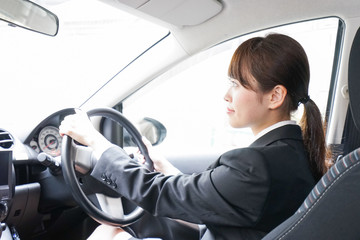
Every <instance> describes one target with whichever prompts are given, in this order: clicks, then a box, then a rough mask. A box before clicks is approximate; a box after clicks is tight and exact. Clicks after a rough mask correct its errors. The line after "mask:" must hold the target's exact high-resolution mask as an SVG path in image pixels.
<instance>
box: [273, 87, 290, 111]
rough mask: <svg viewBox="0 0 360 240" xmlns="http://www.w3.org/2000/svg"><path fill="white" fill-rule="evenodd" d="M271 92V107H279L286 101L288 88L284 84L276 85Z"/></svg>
mask: <svg viewBox="0 0 360 240" xmlns="http://www.w3.org/2000/svg"><path fill="white" fill-rule="evenodd" d="M270 94H271V95H270V102H269V109H277V108H279V107H281V105H282V104H283V103H284V101H285V97H286V94H287V89H286V88H285V87H284V86H283V85H276V86H275V87H274V88H273V90H271V92H270Z"/></svg>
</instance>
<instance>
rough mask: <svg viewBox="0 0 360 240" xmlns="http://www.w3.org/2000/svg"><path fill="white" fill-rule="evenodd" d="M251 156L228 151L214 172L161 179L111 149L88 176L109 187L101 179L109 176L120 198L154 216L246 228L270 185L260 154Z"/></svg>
mask: <svg viewBox="0 0 360 240" xmlns="http://www.w3.org/2000/svg"><path fill="white" fill-rule="evenodd" d="M238 154H243V155H244V157H242V158H239V155H238ZM251 154H252V155H255V157H251V158H250V157H247V156H249V153H248V152H244V153H242V152H237V153H232V152H229V153H227V154H224V155H223V156H222V157H221V158H220V160H219V162H220V165H219V166H217V167H215V168H214V169H209V170H207V171H205V172H203V173H200V174H192V175H185V174H182V175H176V176H164V175H163V174H161V173H158V172H150V171H148V170H147V169H146V168H145V167H144V166H142V165H141V164H139V163H138V162H137V161H135V160H132V159H131V158H130V157H129V156H128V155H127V154H126V153H125V152H124V150H123V149H121V148H119V147H112V148H110V149H108V150H107V151H105V152H104V153H103V155H102V156H101V158H100V160H99V161H98V162H97V164H96V166H95V168H94V170H93V171H92V173H91V175H92V176H93V177H94V178H96V179H98V180H99V181H102V182H103V183H104V184H105V185H107V186H109V187H111V186H110V185H108V184H107V183H106V181H105V180H104V179H105V178H108V179H109V178H110V179H111V182H113V183H114V184H113V187H115V190H116V191H117V192H118V193H119V194H121V195H122V196H124V197H125V198H127V199H129V200H132V201H134V202H135V203H137V204H138V205H139V206H140V207H142V208H143V209H145V210H146V211H147V212H149V213H150V214H152V215H154V216H158V217H168V218H173V219H181V220H184V221H188V222H192V223H197V224H221V225H228V226H242V227H244V226H251V225H253V224H254V222H256V221H257V219H258V217H259V215H260V214H261V210H262V208H263V203H264V201H265V199H266V195H267V189H268V185H269V182H268V179H267V175H268V174H267V172H266V166H265V163H264V161H262V159H261V155H259V156H257V155H256V154H254V153H252V152H251ZM247 205H249V206H247Z"/></svg>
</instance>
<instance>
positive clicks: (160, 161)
mask: <svg viewBox="0 0 360 240" xmlns="http://www.w3.org/2000/svg"><path fill="white" fill-rule="evenodd" d="M142 141H143V142H144V144H145V146H146V148H147V149H148V151H149V157H150V159H151V160H152V161H153V163H154V169H155V171H158V172H161V173H163V174H164V175H167V176H168V175H177V174H179V173H181V172H180V170H179V169H177V168H176V167H175V166H174V165H172V164H171V163H170V162H169V161H168V160H167V159H166V158H165V157H164V156H163V155H161V154H160V153H158V152H157V151H156V150H154V148H153V147H152V145H151V143H150V141H149V140H147V139H146V138H145V137H143V138H142Z"/></svg>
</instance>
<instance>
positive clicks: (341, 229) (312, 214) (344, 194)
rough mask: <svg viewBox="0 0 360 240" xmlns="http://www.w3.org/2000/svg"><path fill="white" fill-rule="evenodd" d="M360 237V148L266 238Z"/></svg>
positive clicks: (344, 239)
mask: <svg viewBox="0 0 360 240" xmlns="http://www.w3.org/2000/svg"><path fill="white" fill-rule="evenodd" d="M270 239H271V240H273V239H279V240H280V239H281V240H290V239H291V240H300V239H301V240H309V239H316V240H323V239H324V240H325V239H326V240H347V239H349V240H350V239H351V240H354V239H360V148H358V149H356V150H354V151H352V152H351V153H349V154H348V155H346V156H345V157H343V158H342V159H341V160H339V161H337V162H336V164H335V165H334V166H332V167H331V169H330V170H329V171H328V172H327V173H326V174H325V175H324V176H323V177H322V178H321V180H320V181H319V182H318V183H317V184H316V186H315V187H314V188H313V190H312V191H311V192H310V194H309V195H308V197H307V198H306V199H305V201H304V202H303V204H302V206H301V207H300V208H299V209H298V211H297V212H296V213H295V214H294V215H293V216H292V217H290V218H289V219H287V220H286V221H285V222H283V223H282V224H281V225H279V226H278V227H276V228H275V229H274V230H273V231H271V232H270V233H269V234H267V235H266V236H265V237H264V238H263V240H270Z"/></svg>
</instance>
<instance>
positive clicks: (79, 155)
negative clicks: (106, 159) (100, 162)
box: [70, 140, 96, 174]
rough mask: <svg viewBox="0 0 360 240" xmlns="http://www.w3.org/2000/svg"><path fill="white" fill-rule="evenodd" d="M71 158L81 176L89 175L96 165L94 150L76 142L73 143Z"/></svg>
mask: <svg viewBox="0 0 360 240" xmlns="http://www.w3.org/2000/svg"><path fill="white" fill-rule="evenodd" d="M70 158H71V161H72V162H74V163H75V170H76V171H77V172H79V173H81V174H87V173H88V172H89V171H90V170H91V169H92V167H93V166H94V165H95V163H96V159H95V158H94V157H93V151H92V149H91V148H89V147H86V146H83V145H80V144H77V143H76V142H75V141H74V140H72V141H71V149H70Z"/></svg>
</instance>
